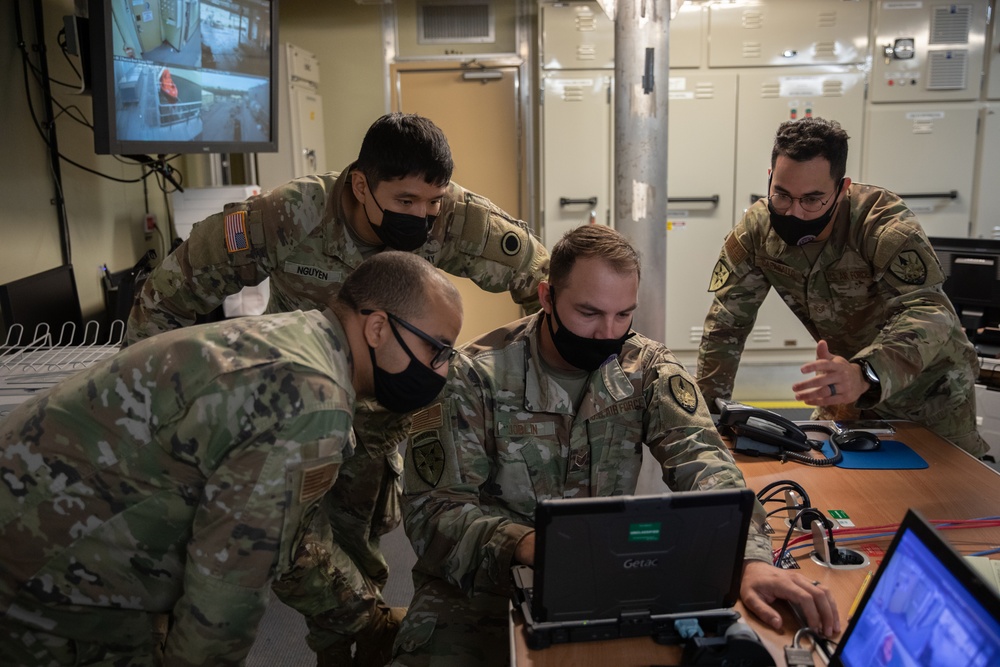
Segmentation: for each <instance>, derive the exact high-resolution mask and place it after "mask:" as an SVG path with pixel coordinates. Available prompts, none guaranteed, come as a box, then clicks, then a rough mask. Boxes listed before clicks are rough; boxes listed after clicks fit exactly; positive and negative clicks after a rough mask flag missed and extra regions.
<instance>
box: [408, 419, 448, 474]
mask: <svg viewBox="0 0 1000 667" xmlns="http://www.w3.org/2000/svg"><path fill="white" fill-rule="evenodd" d="M411 451H412V452H413V468H414V470H416V471H417V476H418V477H420V479H422V480H423V481H424V483H425V484H427V485H428V486H430V487H432V488H437V485H438V483H439V482H440V481H441V475H443V474H444V446H442V445H441V438H440V436H439V435H438V433H437V431H424V432H423V433H419V434H417V435H415V436H413V439H412V444H411Z"/></svg>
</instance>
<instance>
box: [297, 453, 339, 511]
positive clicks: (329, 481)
mask: <svg viewBox="0 0 1000 667" xmlns="http://www.w3.org/2000/svg"><path fill="white" fill-rule="evenodd" d="M339 470H340V467H339V466H338V465H337V464H336V463H325V464H323V465H319V466H316V467H314V468H307V469H306V470H304V471H303V472H302V483H301V485H300V486H299V502H300V503H308V502H312V501H313V500H316V499H317V498H322V497H323V494H325V493H326V492H327V491H329V490H330V487H332V486H333V482H334V480H336V479H337V472H338V471H339Z"/></svg>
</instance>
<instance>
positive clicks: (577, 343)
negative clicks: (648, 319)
mask: <svg viewBox="0 0 1000 667" xmlns="http://www.w3.org/2000/svg"><path fill="white" fill-rule="evenodd" d="M549 294H550V295H551V298H552V315H549V314H548V313H546V315H545V318H546V320H547V321H548V323H549V333H550V334H551V335H552V342H553V344H555V346H556V351H557V352H558V353H559V354H560V356H562V358H563V359H565V360H566V362H567V363H568V364H570V365H571V366H575V367H576V368H579V369H580V370H584V371H587V372H588V373H592V372H593V371H596V370H597V369H598V368H600V367H601V365H602V364H603V363H604V362H605V361H607V360H608V359H609V358H610V357H617V356H618V355H619V354H621V353H622V347H624V345H625V341H627V340H628V339H629V338H631V337H632V336H634V335H635V332H634V331H626V332H625V335H623V336H622V337H621V338H585V337H583V336H578V335H576V334H575V333H573V332H572V331H570V330H569V329H567V328H566V325H565V324H563V323H562V320H561V319H559V311H558V310H557V309H556V291H555V288H553V287H549ZM553 316H555V319H556V324H558V325H559V331H555V330H553V328H552V317H553ZM631 328H632V325H631V323H629V329H631Z"/></svg>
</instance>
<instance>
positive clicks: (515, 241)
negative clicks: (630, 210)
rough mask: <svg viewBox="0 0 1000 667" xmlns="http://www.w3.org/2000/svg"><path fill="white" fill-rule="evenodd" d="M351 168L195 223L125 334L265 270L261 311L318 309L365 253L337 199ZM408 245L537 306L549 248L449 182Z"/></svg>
mask: <svg viewBox="0 0 1000 667" xmlns="http://www.w3.org/2000/svg"><path fill="white" fill-rule="evenodd" d="M352 166H353V165H352ZM350 172H351V167H348V169H347V170H346V171H345V172H343V173H342V174H340V175H339V176H338V174H337V173H334V172H331V173H326V174H318V175H313V176H306V177H304V178H298V179H295V180H293V181H291V182H289V183H287V184H285V185H282V186H280V187H278V188H275V189H274V190H272V191H270V192H267V193H265V194H262V195H259V196H256V197H252V198H250V199H248V200H247V201H245V202H239V203H235V204H229V205H227V206H226V207H225V210H224V212H223V213H217V214H214V215H211V216H209V217H208V218H206V219H204V220H202V221H201V222H199V223H198V224H196V225H195V226H194V228H193V229H192V231H191V237H190V238H189V239H188V240H187V241H185V242H184V243H182V244H181V245H180V246H179V247H178V248H177V249H176V250H175V251H174V252H172V253H171V254H170V255H169V256H168V257H167V258H166V259H164V261H163V262H162V263H161V265H160V266H159V267H157V268H156V269H155V270H154V271H153V272H152V273H151V274H150V276H149V278H148V279H147V280H146V282H145V284H144V285H143V289H142V293H141V295H140V299H139V301H138V303H137V305H136V306H135V307H134V308H133V309H132V313H131V316H130V317H129V323H128V334H127V339H128V342H130V343H131V342H134V341H136V340H138V339H140V338H146V337H148V336H152V335H154V334H156V333H159V332H161V331H166V330H168V329H176V328H179V327H183V326H188V325H190V324H193V323H194V321H195V317H196V315H198V314H203V313H208V312H211V311H212V309H214V308H215V307H216V306H218V305H219V304H221V303H222V301H223V300H224V299H225V297H226V296H228V295H230V294H235V293H236V292H238V291H240V289H242V288H243V287H244V286H247V285H257V284H259V283H260V282H261V281H262V280H264V278H266V277H270V279H271V287H270V291H271V297H270V301H269V303H268V306H267V311H268V312H286V311H292V310H297V309H301V310H309V309H312V308H320V309H322V308H325V307H326V304H327V303H328V301H329V298H330V295H331V294H335V293H336V292H337V290H338V289H339V288H340V285H341V284H342V283H343V282H344V280H345V279H346V277H347V276H348V275H349V274H350V273H352V272H353V271H354V270H355V269H356V268H357V266H358V264H360V263H361V262H362V261H363V260H364V257H363V256H362V248H360V247H359V246H358V243H357V241H356V240H355V238H354V237H353V236H352V235H351V234H350V233H349V232H348V223H347V215H346V213H345V211H344V207H343V204H342V199H341V198H342V196H343V194H344V188H345V187H349V178H348V176H349V174H350ZM227 218H228V220H229V221H228V222H227ZM227 232H229V235H228V240H227ZM415 252H416V253H417V254H418V255H420V256H421V257H424V258H425V259H427V260H428V261H429V262H430V263H431V264H433V265H434V266H437V267H439V268H440V269H442V270H444V271H447V272H448V273H451V274H452V275H456V276H462V277H466V278H471V279H472V280H473V281H474V282H475V283H476V284H477V285H479V286H480V287H481V288H483V289H485V290H487V291H490V292H502V291H509V292H510V293H511V295H512V296H513V298H514V300H515V301H516V302H517V303H519V304H521V305H523V306H524V307H525V308H526V309H527V310H528V311H529V312H532V311H534V310H537V309H538V289H537V288H538V283H539V282H541V280H543V279H544V278H545V277H546V275H547V274H548V257H549V256H548V251H546V250H545V247H544V246H543V245H542V244H541V243H540V242H539V241H538V239H536V238H535V237H534V236H533V235H532V234H531V233H530V232H529V230H528V228H527V226H526V225H525V223H523V222H521V221H518V220H514V219H513V218H511V217H510V216H508V215H507V214H506V213H504V212H503V211H502V210H500V209H499V208H497V207H496V206H495V205H493V204H492V203H491V202H490V201H489V200H487V199H485V198H483V197H480V196H479V195H476V194H474V193H472V192H468V191H467V190H465V189H463V188H462V187H460V186H458V185H456V184H455V183H451V184H450V185H449V187H448V190H447V193H446V194H445V197H444V200H443V202H442V206H441V212H440V214H439V215H438V216H437V218H436V220H435V221H434V225H433V227H432V228H431V231H430V236H429V238H428V240H427V243H425V244H424V245H423V246H422V247H421V248H419V249H417V250H416V251H415Z"/></svg>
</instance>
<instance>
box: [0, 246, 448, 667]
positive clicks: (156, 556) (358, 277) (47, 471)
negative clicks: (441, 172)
mask: <svg viewBox="0 0 1000 667" xmlns="http://www.w3.org/2000/svg"><path fill="white" fill-rule="evenodd" d="M331 307H332V308H333V310H332V311H330V310H327V311H325V312H321V311H318V310H315V311H309V312H302V311H296V312H292V313H284V314H273V315H265V316H261V317H254V318H242V319H236V320H230V321H228V322H220V323H215V324H206V325H202V326H200V327H195V328H192V329H188V330H183V331H173V332H168V333H165V334H163V335H161V336H156V337H154V338H151V339H148V340H145V341H141V342H139V343H137V344H135V345H133V346H130V347H129V348H127V349H125V350H123V351H121V352H119V353H118V354H117V355H115V356H113V357H111V358H109V359H107V360H106V361H104V362H102V363H100V364H97V365H95V366H92V367H91V368H89V369H87V370H85V371H82V372H80V373H78V374H76V375H74V376H71V377H70V378H68V379H66V380H65V381H64V382H62V383H60V384H59V385H57V386H55V387H54V388H53V389H51V390H50V391H48V392H45V393H43V394H40V395H38V396H36V397H33V398H32V399H31V400H29V401H27V402H25V403H24V404H22V405H20V406H19V407H18V408H17V409H15V410H14V411H13V412H11V413H10V415H9V416H8V417H7V418H6V419H5V420H4V421H3V422H2V423H0V541H2V543H3V545H4V546H3V548H2V549H0V656H2V657H0V662H2V663H3V665H4V666H5V667H13V666H22V665H23V666H26V667H35V666H38V667H48V666H49V665H90V664H98V663H99V664H129V665H160V664H169V665H210V666H213V667H215V666H218V665H236V664H243V660H244V659H245V657H246V654H247V651H248V650H249V649H250V646H251V644H252V642H253V637H254V633H255V629H256V626H257V623H258V621H259V620H260V618H261V616H262V614H263V612H264V608H265V605H266V603H267V600H268V595H269V591H268V586H269V584H270V583H271V580H272V579H274V578H278V579H281V578H282V577H283V576H284V575H286V574H288V573H289V571H290V569H291V566H292V562H293V559H294V558H295V557H296V555H297V552H298V550H299V547H300V545H301V543H302V541H303V539H304V536H305V535H306V534H307V533H308V532H310V531H312V533H314V534H316V535H319V534H322V533H324V532H325V538H322V539H321V538H318V537H317V538H314V539H313V540H312V541H311V544H315V545H322V544H323V540H324V539H325V541H326V542H327V543H329V540H330V535H329V524H328V523H327V521H326V520H325V518H322V520H320V521H317V520H316V519H317V509H318V507H319V505H318V503H319V500H320V498H321V497H323V495H324V494H325V493H326V492H327V491H328V490H329V489H330V487H331V486H332V485H334V482H335V480H336V479H337V474H338V469H339V467H340V465H341V463H342V462H343V461H344V459H345V457H346V456H349V455H350V453H351V450H352V449H353V443H352V439H353V437H352V428H351V422H352V416H353V412H354V404H355V399H356V397H358V396H369V395H373V394H374V395H375V396H378V397H379V398H380V399H381V398H382V397H384V396H387V397H388V398H387V400H386V401H385V404H386V405H387V407H389V408H390V409H399V410H401V411H402V410H404V409H405V410H413V409H416V408H417V407H421V406H423V405H426V404H427V403H429V402H430V401H431V400H432V399H433V398H434V397H435V396H436V395H437V394H438V393H439V392H440V389H441V387H442V386H443V385H444V381H445V375H446V373H447V368H448V361H449V360H450V358H451V357H450V355H452V354H454V351H453V348H452V347H451V341H454V339H455V337H457V336H458V333H459V330H460V328H461V323H462V313H461V302H460V297H459V295H458V292H457V290H455V288H454V286H453V285H451V283H450V282H448V281H447V279H445V278H444V277H443V276H441V275H440V274H439V273H438V272H437V271H435V270H434V269H433V268H432V267H431V266H430V265H429V264H427V263H426V262H424V261H423V260H420V259H418V258H416V257H414V256H413V255H411V254H409V253H401V252H392V253H383V254H381V255H379V256H378V257H376V258H374V259H372V260H370V261H368V262H365V263H363V264H362V265H361V266H360V267H358V270H357V271H356V272H355V273H354V274H353V275H352V276H351V278H349V279H348V280H347V281H346V282H345V284H344V286H343V288H342V289H341V290H340V292H339V294H338V296H337V298H336V300H335V301H334V300H333V299H331ZM418 332H423V333H418ZM425 336H426V337H427V338H429V340H427V339H424V337H425ZM399 396H403V397H405V400H404V401H402V402H400V401H399V400H397V399H398V397H399ZM329 548H332V547H329Z"/></svg>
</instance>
